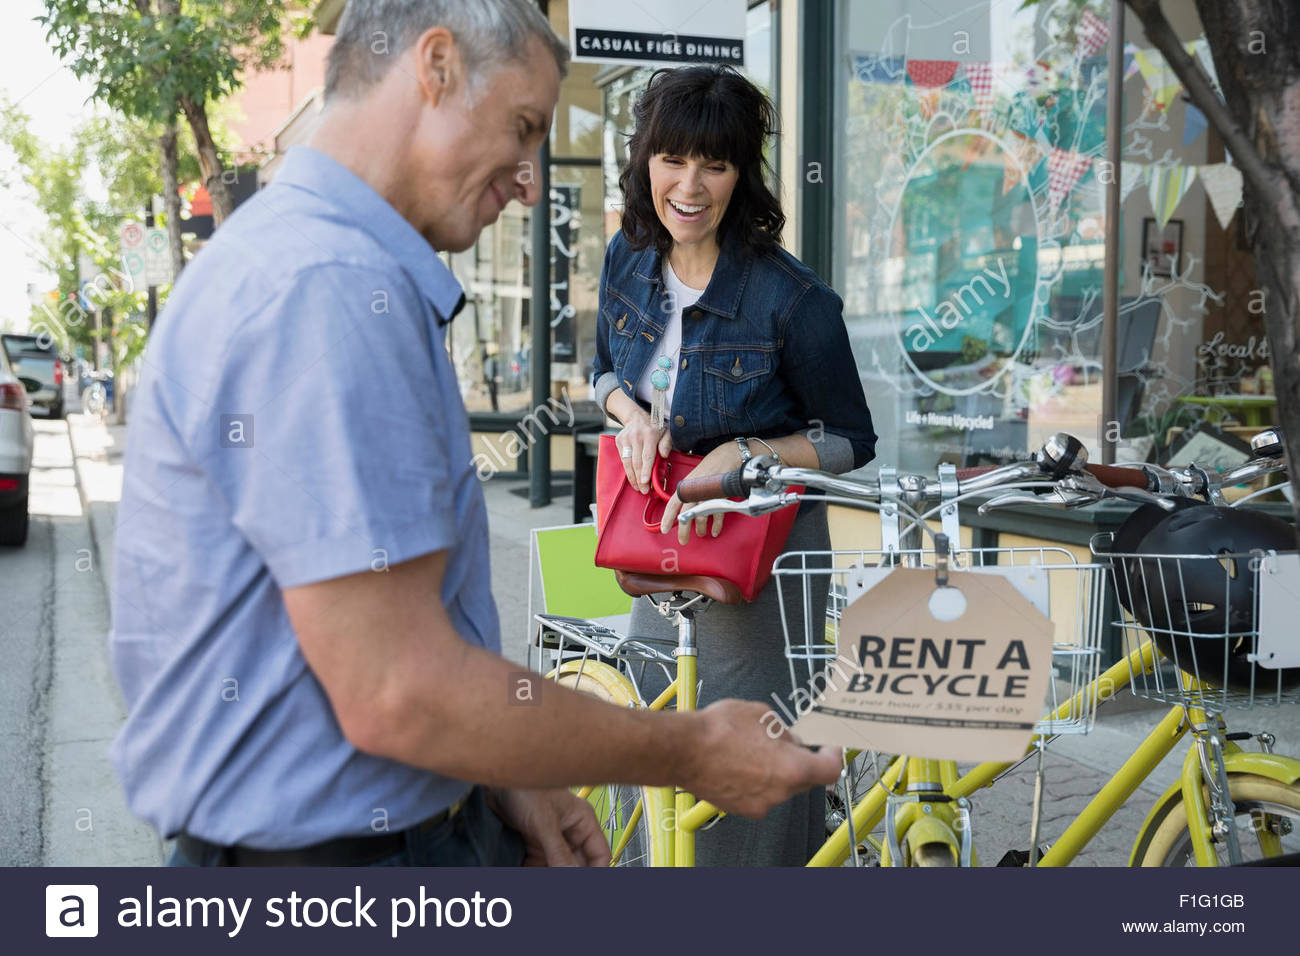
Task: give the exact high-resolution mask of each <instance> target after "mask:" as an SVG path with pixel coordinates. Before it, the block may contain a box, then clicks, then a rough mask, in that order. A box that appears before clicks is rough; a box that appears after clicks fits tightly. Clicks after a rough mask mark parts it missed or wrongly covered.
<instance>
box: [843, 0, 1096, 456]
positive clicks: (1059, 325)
mask: <svg viewBox="0 0 1300 956" xmlns="http://www.w3.org/2000/svg"><path fill="white" fill-rule="evenodd" d="M1044 6H1046V5H1044ZM1019 7H1020V4H1018V3H1006V2H989V3H975V4H971V3H970V2H969V0H926V2H925V3H923V4H922V3H908V2H898V3H891V4H870V5H867V4H861V3H851V2H843V3H842V4H841V6H840V16H841V18H842V21H841V22H842V23H843V25H844V27H845V29H843V30H842V31H840V35H841V36H842V37H843V38H844V39H843V43H844V48H843V50H842V53H843V56H842V57H841V59H840V62H841V63H844V64H845V65H846V68H845V70H844V74H843V76H842V77H841V81H840V90H841V97H840V108H841V112H842V115H841V116H840V117H838V119H839V120H840V122H839V123H837V126H836V128H837V129H838V130H842V131H843V133H842V135H841V136H839V138H838V146H837V151H838V156H837V160H838V162H837V165H836V170H837V174H838V180H837V182H838V187H837V188H838V189H839V190H840V194H841V198H842V202H838V203H836V204H835V205H836V208H837V210H838V216H839V221H838V222H837V223H836V224H835V227H834V229H835V238H836V241H835V242H834V244H833V245H834V248H835V250H836V261H835V278H836V287H837V288H838V289H839V290H840V291H841V292H842V293H843V295H844V298H845V317H846V321H847V322H848V325H849V329H850V334H851V336H852V339H853V342H854V350H855V354H856V355H857V358H858V363H859V366H860V370H861V372H862V374H863V380H864V384H865V385H866V388H867V392H868V399H869V400H870V403H871V406H872V411H873V413H874V416H875V420H876V423H877V430H878V432H879V433H880V435H881V446H880V448H879V455H880V459H881V460H884V461H891V462H896V463H897V464H898V465H899V466H900V467H902V468H907V469H914V470H928V469H930V468H932V467H933V465H934V462H935V460H936V459H942V460H949V461H955V462H959V463H962V464H976V463H981V462H985V461H1004V460H1009V459H1012V458H1017V457H1021V456H1023V455H1024V453H1025V452H1026V451H1027V450H1029V449H1031V448H1034V447H1036V445H1037V444H1039V443H1041V441H1042V439H1043V438H1044V437H1046V436H1047V435H1050V434H1051V433H1053V432H1055V431H1059V430H1066V431H1070V432H1073V433H1075V434H1078V435H1079V437H1081V438H1083V439H1084V440H1085V441H1087V442H1090V443H1092V444H1094V446H1095V441H1096V436H1097V433H1098V427H1099V417H1100V412H1101V379H1100V374H1099V373H1100V366H1099V362H1098V355H1099V344H1100V321H1101V299H1102V288H1103V286H1102V280H1103V269H1102V264H1103V242H1104V236H1105V219H1104V214H1103V201H1104V195H1103V193H1104V190H1103V188H1102V181H1101V178H1100V177H1099V175H1098V167H1097V163H1098V160H1102V159H1104V156H1105V107H1106V59H1105V53H1106V50H1105V45H1104V38H1102V42H1101V43H1100V44H1098V43H1096V42H1091V41H1090V42H1088V43H1087V44H1086V45H1083V46H1081V45H1080V43H1079V42H1078V37H1079V35H1080V32H1081V30H1084V29H1085V25H1089V26H1090V25H1092V24H1093V22H1094V21H1096V22H1102V23H1103V25H1104V18H1105V17H1106V15H1107V10H1106V4H1105V3H1104V2H1095V3H1090V4H1088V5H1080V4H1071V5H1060V4H1058V5H1056V6H1055V7H1054V8H1053V9H1054V10H1060V11H1061V12H1055V13H1052V14H1050V15H1045V14H1043V13H1041V12H1040V11H1039V10H1038V9H1036V8H1031V9H1028V10H1020V9H1019Z"/></svg>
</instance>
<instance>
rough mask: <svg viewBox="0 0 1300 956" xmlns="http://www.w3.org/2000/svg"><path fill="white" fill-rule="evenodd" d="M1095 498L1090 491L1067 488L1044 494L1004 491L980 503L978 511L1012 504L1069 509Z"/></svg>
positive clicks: (1006, 506) (991, 509)
mask: <svg viewBox="0 0 1300 956" xmlns="http://www.w3.org/2000/svg"><path fill="white" fill-rule="evenodd" d="M1096 500H1097V496H1096V495H1094V494H1092V493H1090V492H1086V491H1074V490H1071V489H1068V488H1053V489H1052V490H1051V491H1050V492H1048V493H1047V494H1045V495H1036V494H1034V493H1033V492H1030V491H1004V492H1003V493H1002V494H1000V495H998V496H997V497H994V498H990V499H989V500H988V501H986V502H984V503H983V504H982V505H980V506H979V513H980V514H982V515H983V514H988V513H989V512H990V511H993V510H994V509H997V508H1009V507H1011V506H1012V505H1046V506H1047V507H1049V508H1064V509H1066V510H1069V509H1071V508H1082V507H1084V506H1085V505H1090V504H1093V503H1094V502H1095V501H1096Z"/></svg>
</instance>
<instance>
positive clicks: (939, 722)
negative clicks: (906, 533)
mask: <svg viewBox="0 0 1300 956" xmlns="http://www.w3.org/2000/svg"><path fill="white" fill-rule="evenodd" d="M948 584H949V586H948V587H946V588H938V587H936V585H935V578H934V570H933V569H932V568H895V569H893V570H892V571H890V572H889V574H888V575H887V576H886V577H885V578H884V580H882V581H880V582H879V583H878V584H876V585H875V586H874V587H872V588H871V589H870V590H867V591H865V592H864V593H863V594H862V595H861V597H859V598H858V599H857V600H855V601H854V602H853V603H852V604H850V605H849V606H848V607H846V608H845V609H844V614H843V616H842V618H841V620H840V630H839V646H838V648H837V658H836V660H835V661H834V662H832V663H831V664H830V666H829V669H828V671H827V673H826V674H825V675H824V680H820V681H819V682H818V683H820V684H821V685H822V686H823V687H824V688H825V689H824V691H823V692H822V694H821V695H820V696H819V697H818V698H817V700H816V702H815V703H814V704H813V706H812V709H811V710H810V711H809V712H808V713H806V714H805V715H804V716H803V717H801V718H800V719H799V720H798V721H797V722H796V723H795V725H794V732H795V733H796V734H797V735H798V736H799V738H800V739H801V740H802V741H803V742H804V743H806V744H824V745H829V746H836V747H856V748H860V749H863V750H877V751H883V752H885V753H891V754H909V755H913V756H917V757H930V758H934V759H940V760H962V761H984V760H997V761H1002V760H1008V761H1009V760H1018V759H1020V757H1021V756H1022V755H1023V754H1024V752H1025V747H1026V746H1028V744H1029V741H1030V738H1031V737H1032V736H1033V729H1034V724H1035V723H1037V721H1038V719H1039V717H1041V716H1042V712H1043V704H1044V698H1045V696H1046V693H1047V682H1048V679H1049V678H1050V676H1051V670H1052V635H1053V626H1052V622H1051V620H1050V619H1049V618H1048V617H1046V616H1045V615H1044V614H1043V613H1042V612H1041V611H1039V610H1038V609H1037V608H1035V607H1034V605H1033V603H1031V602H1030V601H1029V599H1027V598H1026V597H1025V596H1024V595H1023V594H1021V593H1020V591H1018V590H1017V589H1016V587H1015V586H1013V585H1012V584H1011V583H1009V582H1008V581H1005V580H1003V579H1002V578H1001V577H998V576H997V575H995V574H980V573H974V572H969V571H954V572H952V573H951V574H950V575H949V577H948ZM963 604H964V607H963ZM936 614H939V615H940V617H943V618H951V619H947V620H941V619H940V617H936V616H935V615H936ZM953 615H957V616H955V617H954V616H953Z"/></svg>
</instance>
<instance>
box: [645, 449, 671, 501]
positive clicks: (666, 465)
mask: <svg viewBox="0 0 1300 956" xmlns="http://www.w3.org/2000/svg"><path fill="white" fill-rule="evenodd" d="M661 463H662V464H663V475H662V476H661V475H660V474H659V465H660V464H661ZM672 471H673V463H672V462H671V461H669V460H668V459H667V458H656V459H655V464H654V467H653V468H651V469H650V487H652V488H653V489H654V491H655V494H656V495H658V496H659V500H660V501H667V500H668V499H669V498H671V497H672V496H673V493H672V492H671V491H669V490H668V476H669V475H671V474H672Z"/></svg>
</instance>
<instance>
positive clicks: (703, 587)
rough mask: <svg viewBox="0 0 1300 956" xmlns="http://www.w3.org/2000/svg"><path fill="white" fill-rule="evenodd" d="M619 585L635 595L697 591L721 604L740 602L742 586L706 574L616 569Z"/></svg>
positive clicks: (615, 573) (615, 574)
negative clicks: (640, 571)
mask: <svg viewBox="0 0 1300 956" xmlns="http://www.w3.org/2000/svg"><path fill="white" fill-rule="evenodd" d="M614 577H615V578H617V579H618V586H619V587H621V588H622V589H623V590H624V591H626V592H627V593H628V594H630V595H632V596H633V597H643V596H644V595H647V594H664V593H666V592H668V591H695V592H697V593H699V594H703V595H704V596H705V597H707V598H712V599H713V600H715V601H717V602H718V603H719V604H739V603H740V601H741V596H740V588H738V587H736V585H734V584H732V583H731V582H730V581H727V580H724V579H722V578H711V577H709V576H708V575H704V574H639V573H637V572H635V571H615V572H614Z"/></svg>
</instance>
